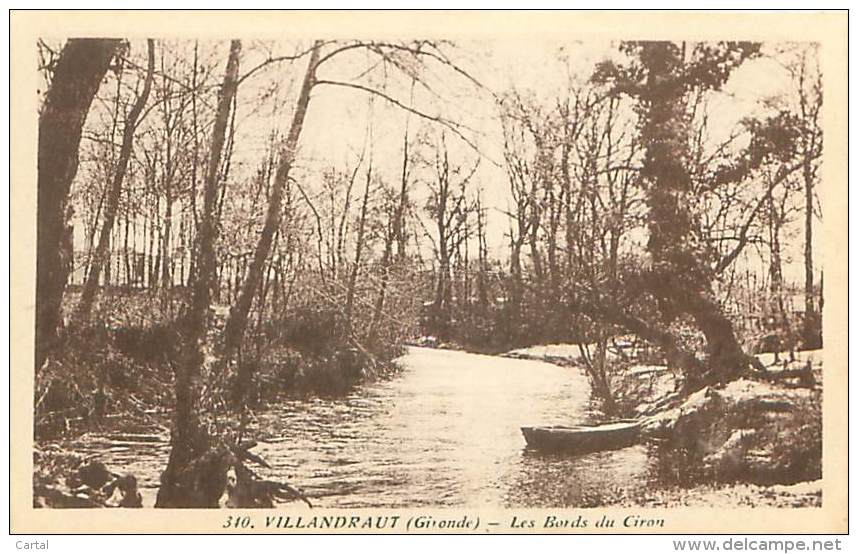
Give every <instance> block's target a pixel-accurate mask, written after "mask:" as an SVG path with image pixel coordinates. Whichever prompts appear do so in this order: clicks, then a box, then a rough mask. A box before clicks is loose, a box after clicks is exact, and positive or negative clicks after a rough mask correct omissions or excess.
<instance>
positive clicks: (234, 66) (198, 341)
mask: <svg viewBox="0 0 858 554" xmlns="http://www.w3.org/2000/svg"><path fill="white" fill-rule="evenodd" d="M240 53H241V41H238V40H233V41H232V43H231V44H230V50H229V59H228V61H227V64H226V74H225V76H224V81H223V85H222V86H221V89H220V94H219V95H218V105H217V114H216V116H215V123H214V128H213V130H212V146H211V155H210V158H209V163H208V171H207V173H206V180H205V183H204V185H203V186H204V189H203V212H202V214H201V215H200V227H199V232H198V234H197V245H196V248H195V249H194V253H195V256H196V261H195V264H194V267H195V270H194V274H193V276H192V299H191V305H190V307H189V309H188V312H187V314H186V317H185V322H184V323H185V326H184V331H185V337H184V339H185V340H184V345H185V346H184V348H183V352H182V358H181V360H180V363H179V365H178V367H177V368H176V382H175V383H176V384H175V387H176V407H175V413H174V421H173V430H172V436H171V441H170V442H171V445H172V449H171V450H170V459H169V460H168V462H167V468H166V469H165V470H164V473H163V474H162V475H161V487H160V488H159V489H158V499H157V501H156V503H155V506H156V507H159V508H209V507H217V505H218V500H219V499H220V497H221V495H222V494H223V490H224V486H225V484H226V483H225V480H226V467H225V466H224V464H225V463H226V462H225V458H224V457H223V456H210V455H208V454H209V452H208V449H209V447H210V443H211V440H210V437H209V436H208V433H207V432H206V430H205V428H204V427H203V425H202V421H201V420H202V418H201V414H200V403H201V400H202V388H203V383H202V375H203V371H202V370H203V364H204V362H205V352H206V350H207V346H206V336H207V331H208V320H209V311H210V307H211V302H212V291H213V289H214V287H215V286H216V284H217V259H216V254H215V244H216V243H217V240H218V233H219V225H218V222H217V220H216V204H217V198H218V186H219V180H218V170H219V169H220V161H221V155H222V152H223V147H224V141H225V137H226V126H227V121H228V119H229V112H230V106H231V104H232V99H233V97H234V96H235V92H236V89H237V88H238V79H239V77H238V67H239V54H240ZM221 470H222V471H221ZM201 475H202V476H203V477H204V478H200V476H201Z"/></svg>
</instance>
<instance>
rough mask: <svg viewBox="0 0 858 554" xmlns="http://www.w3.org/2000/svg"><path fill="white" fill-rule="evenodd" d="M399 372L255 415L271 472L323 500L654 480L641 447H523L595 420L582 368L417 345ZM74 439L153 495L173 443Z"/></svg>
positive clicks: (394, 502) (601, 497)
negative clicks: (550, 432) (553, 427)
mask: <svg viewBox="0 0 858 554" xmlns="http://www.w3.org/2000/svg"><path fill="white" fill-rule="evenodd" d="M399 363H400V364H401V366H402V372H401V373H400V374H399V375H397V376H396V377H395V378H393V379H390V380H387V381H383V382H377V383H372V384H367V385H362V386H359V387H357V388H356V389H355V390H353V391H352V392H351V393H350V394H348V395H346V396H344V397H339V398H313V399H294V400H286V401H283V402H281V403H278V404H277V405H274V406H269V407H268V408H266V410H265V411H264V412H262V413H260V414H258V415H257V421H256V423H255V425H254V426H255V427H256V428H257V436H258V438H259V446H258V447H257V448H256V449H254V452H256V453H258V454H260V455H261V456H262V457H263V458H265V459H266V461H267V462H268V463H269V464H271V466H272V468H273V469H271V470H265V469H262V470H260V473H262V474H264V475H265V476H266V477H270V478H274V479H285V480H288V481H289V482H290V483H292V484H293V485H295V486H298V487H299V488H301V489H302V490H303V491H304V492H305V494H306V495H307V496H308V497H310V498H311V500H312V501H313V503H314V505H317V506H320V507H339V508H344V507H415V506H472V507H487V506H495V507H558V506H593V505H599V504H601V503H603V502H604V501H605V500H606V499H610V498H613V497H616V496H618V495H626V494H628V493H630V492H633V491H635V490H643V489H644V488H646V486H647V482H648V480H649V475H650V474H651V473H652V468H651V462H650V457H649V456H648V454H647V451H646V449H645V447H643V446H633V447H630V448H625V449H622V450H617V451H608V452H598V453H594V454H588V455H583V456H560V455H553V456H551V455H543V454H539V453H536V452H533V451H530V450H527V449H526V448H525V442H524V438H523V437H522V435H521V432H520V427H521V426H523V425H533V424H575V423H581V422H586V421H589V420H591V418H592V417H593V414H592V413H591V412H590V411H589V406H590V398H589V385H588V383H587V379H586V376H585V375H584V374H583V372H581V371H580V370H576V369H571V368H563V367H559V366H556V365H552V364H548V363H543V362H537V361H529V360H518V359H508V358H500V357H496V356H483V355H478V354H469V353H464V352H457V351H450V350H439V349H427V348H417V347H411V348H409V349H408V352H407V354H406V355H405V356H403V357H402V358H401V359H400V360H399ZM66 447H68V448H70V449H72V450H74V451H77V452H79V453H82V454H92V455H94V456H97V457H98V458H99V459H101V460H102V461H104V462H105V463H106V464H107V465H108V467H110V468H112V469H115V470H117V471H122V472H131V473H134V474H135V475H136V476H137V477H138V479H139V480H140V483H141V490H142V492H143V494H144V504H146V505H152V504H154V499H155V494H156V491H157V486H158V481H159V472H160V471H161V470H162V469H163V468H164V467H165V465H166V459H167V454H168V452H169V447H168V444H167V437H166V436H164V438H163V441H161V442H151V443H131V442H126V443H117V442H116V441H115V440H114V439H108V438H107V437H99V436H98V435H92V434H90V435H87V436H86V437H84V438H82V439H79V440H77V441H74V442H73V443H71V444H67V445H66Z"/></svg>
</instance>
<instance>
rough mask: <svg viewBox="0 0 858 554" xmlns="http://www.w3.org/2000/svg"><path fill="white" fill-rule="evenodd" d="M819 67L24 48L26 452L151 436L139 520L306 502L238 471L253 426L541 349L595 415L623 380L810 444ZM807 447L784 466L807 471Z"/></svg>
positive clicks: (531, 51) (435, 44) (491, 48)
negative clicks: (783, 394)
mask: <svg viewBox="0 0 858 554" xmlns="http://www.w3.org/2000/svg"><path fill="white" fill-rule="evenodd" d="M818 54H819V53H818V45H816V44H811V43H752V42H698V43H695V42H676V43H674V42H634V41H622V42H621V41H617V42H605V43H599V44H589V43H587V44H585V43H580V42H575V41H571V40H570V42H569V43H568V44H545V45H542V46H532V45H531V46H530V47H529V46H528V45H527V44H525V43H524V42H516V41H511V42H510V43H509V44H496V43H494V42H492V41H482V42H481V41H469V42H463V43H454V42H450V41H442V40H438V41H434V40H423V39H417V40H408V41H383V40H380V41H369V40H325V39H319V40H315V41H311V42H307V41H288V40H284V41H258V40H231V41H199V40H193V39H187V40H174V39H171V40H161V39H148V40H137V39H128V40H126V39H88V38H79V39H69V40H65V41H51V40H43V41H39V43H38V45H37V59H38V67H39V73H40V83H41V86H40V90H39V91H38V94H39V102H40V112H39V127H38V128H39V132H38V138H39V144H38V184H37V187H38V213H37V245H36V248H37V252H36V254H37V275H36V342H35V398H34V410H35V411H34V418H35V419H34V423H35V432H36V437H35V438H36V441H37V443H38V442H40V441H42V442H45V441H52V440H57V439H60V438H64V437H65V438H67V437H74V436H80V435H81V434H84V433H86V432H88V431H90V430H92V429H105V428H126V429H127V428H129V426H132V425H143V426H144V427H145V426H146V425H150V424H152V422H153V421H154V422H156V423H158V424H162V425H163V426H164V427H165V428H168V429H169V457H168V459H167V461H166V465H165V467H163V468H159V471H161V472H162V473H161V474H160V486H159V488H158V491H157V500H156V504H155V505H156V506H158V507H217V506H219V505H221V498H222V497H223V496H224V492H225V490H228V492H229V493H230V498H231V500H230V502H231V504H230V505H232V506H243V507H258V506H267V505H271V503H272V502H274V501H278V500H283V499H294V498H299V499H303V500H304V501H306V502H307V503H311V499H308V498H307V497H306V496H305V495H304V493H302V492H300V491H299V490H297V489H296V487H294V486H293V485H291V484H289V483H287V482H285V481H280V480H273V479H272V478H266V477H265V471H266V468H270V465H269V464H270V463H271V460H266V459H264V458H263V457H262V456H260V455H259V454H257V453H254V452H253V449H254V448H255V447H256V446H257V438H258V437H257V436H256V434H257V432H258V430H259V426H260V425H259V420H258V419H257V413H258V412H259V410H261V409H262V408H263V407H264V406H267V405H271V404H276V403H277V402H280V401H281V400H282V399H283V398H287V397H301V398H308V397H322V398H325V397H336V396H338V395H344V394H347V393H348V392H349V391H351V390H353V389H354V387H356V386H360V385H361V384H365V383H373V382H379V381H384V380H387V379H393V378H395V377H396V375H398V373H399V372H400V371H401V368H400V367H399V366H400V364H399V363H398V360H399V359H400V357H402V356H403V355H405V354H406V352H407V351H408V348H412V347H415V346H417V347H428V348H440V349H452V350H464V351H468V352H477V353H482V354H489V355H503V354H505V353H509V352H510V351H517V349H518V350H524V351H526V350H527V349H528V348H531V347H535V346H539V345H570V347H572V350H573V351H574V352H575V357H574V359H575V362H574V364H571V363H570V365H575V366H576V367H578V368H580V369H581V370H582V371H583V372H584V374H585V375H586V378H587V381H588V383H589V385H590V389H591V391H592V397H593V401H594V403H596V404H597V406H598V409H599V410H600V411H601V413H603V414H605V415H606V416H608V417H615V416H616V417H629V416H630V415H631V416H633V415H634V407H635V405H634V402H633V401H632V400H630V396H629V394H627V391H625V390H624V383H626V381H627V378H628V376H629V375H631V374H632V373H633V372H632V371H631V369H633V367H634V366H635V364H636V363H637V364H640V363H647V364H651V365H656V366H665V367H667V368H669V369H670V371H671V372H672V375H674V376H675V377H676V383H677V386H676V391H675V395H674V396H672V397H671V400H670V401H671V402H673V404H671V405H670V406H668V405H667V404H664V405H659V406H658V407H659V409H662V408H669V407H672V406H675V405H677V404H676V403H677V402H682V401H684V400H685V399H688V398H690V397H693V396H694V395H695V394H696V393H699V392H700V391H702V390H704V389H710V388H715V389H717V390H724V389H723V387H729V386H730V383H735V382H739V381H740V380H747V379H750V380H755V381H759V382H765V383H767V386H772V387H787V386H789V387H793V386H795V387H799V388H801V387H810V388H811V389H813V391H812V397H811V399H810V401H809V404H808V406H809V407H805V408H802V411H801V414H799V416H796V417H797V418H798V423H796V425H800V427H797V429H799V431H800V432H799V431H796V433H795V435H794V436H793V435H789V436H788V438H787V439H785V440H788V441H792V442H791V443H790V445H789V446H790V448H793V447H794V449H798V446H799V445H801V444H802V443H803V441H805V439H806V438H807V437H808V436H813V435H814V434H815V435H816V436H815V438H814V440H815V441H816V442H817V443H818V442H819V440H820V439H819V436H818V434H819V427H818V425H819V422H818V421H816V419H814V418H815V417H816V416H814V415H813V414H816V413H817V412H818V410H819V404H820V396H821V393H820V392H819V390H817V389H814V388H813V387H815V386H816V381H818V380H819V377H820V375H819V368H814V367H812V364H811V362H810V361H808V362H807V365H804V360H805V357H801V356H798V358H797V355H796V353H797V352H802V351H803V352H807V351H817V350H821V348H822V316H821V314H822V309H823V300H822V298H823V295H822V291H823V273H822V270H821V264H820V262H819V254H818V250H819V248H820V246H819V239H818V238H817V237H818V235H819V228H820V225H821V221H822V214H821V208H820V205H819V199H818V195H817V193H818V189H819V187H820V175H821V163H822V151H823V149H822V146H823V133H822V123H821V114H822V109H823V107H822V98H823V93H822V90H823V89H822V74H821V71H820V68H819V59H818ZM765 353H768V354H774V361H773V362H772V361H761V360H763V357H762V356H761V355H762V354H765ZM796 379H797V381H796ZM742 382H744V381H742ZM719 387H721V388H719ZM817 388H818V387H817ZM653 413H655V412H653ZM649 415H652V414H649ZM785 425H792V423H787V424H785ZM690 432H691V431H688V433H690ZM724 432H725V431H724V429H721V430H719V433H721V434H723V433H724ZM729 434H730V433H729V432H728V433H727V435H729ZM761 435H762V433H761ZM725 438H726V437H725ZM722 442H723V441H722ZM676 448H682V449H684V450H683V452H686V453H687V451H688V450H689V448H690V446H688V445H687V444H684V443H683V444H682V445H679V446H676ZM785 448H786V447H785ZM819 448H820V449H821V446H819ZM810 451H811V452H814V448H810ZM789 452H790V453H792V450H790V451H789ZM782 455H783V456H788V455H791V454H782ZM41 456H42V457H39V456H37V458H38V459H37V476H38V475H41V478H44V479H45V480H48V481H49V480H50V479H53V478H56V476H57V475H58V474H59V473H62V472H65V471H68V468H66V467H63V465H62V463H60V462H57V461H56V460H53V459H52V458H50V456H48V454H45V453H43V454H41ZM778 456H781V454H778ZM813 456H814V454H813V453H811V454H810V457H811V459H805V460H803V461H802V462H801V464H804V465H802V466H801V469H796V468H797V466H796V465H795V463H793V461H794V460H788V462H785V463H787V465H788V466H789V467H788V468H787V469H783V468H781V469H782V470H783V471H782V473H783V472H786V473H785V474H789V475H798V474H800V479H799V478H797V479H793V482H794V481H797V480H812V479H814V478H817V479H818V477H816V476H815V475H816V473H817V472H818V471H821V470H819V463H820V462H819V459H818V457H819V456H821V453H820V454H819V456H817V457H816V458H813ZM775 457H777V456H775ZM779 459H780V458H779ZM40 466H41V467H42V468H43V469H39V467H40ZM48 466H50V467H48ZM45 467H48V469H44V468H45ZM119 469H121V468H119ZM746 469H747V468H746ZM40 472H41V473H40ZM796 472H798V473H796ZM46 475H47V477H45V476H46ZM779 475H780V474H779ZM41 478H40V479H41ZM694 478H695V479H699V478H700V475H698V474H696V473H695V474H694ZM34 480H35V481H34V482H36V487H37V489H38V490H42V489H39V487H40V486H42V488H43V489H45V490H47V489H49V488H50V487H47V486H46V485H44V486H43V485H40V484H39V483H40V482H41V481H39V479H36V477H34ZM107 480H109V478H105V481H104V482H106V481H107ZM762 481H765V482H767V483H773V482H783V479H781V480H780V481H778V480H777V479H776V478H768V477H767V478H766V479H762ZM104 482H100V485H104ZM112 483H113V484H114V485H115V487H119V488H122V487H130V485H129V484H128V483H127V482H125V481H123V480H122V479H115V480H113V481H112ZM95 488H101V487H100V486H97V487H95ZM123 492H125V493H126V498H129V495H128V491H126V490H125V489H123ZM42 496H44V497H45V498H48V504H50V503H54V504H55V505H62V504H63V502H69V501H70V500H69V498H72V496H67V497H63V496H62V493H60V492H58V491H56V490H47V492H43V494H42ZM132 496H133V495H132ZM63 498H65V500H63ZM74 498H78V497H74ZM51 499H54V500H51ZM87 502H95V501H94V500H91V499H88V500H87ZM127 502H130V504H127V505H129V506H130V505H133V501H127ZM87 505H88V504H87Z"/></svg>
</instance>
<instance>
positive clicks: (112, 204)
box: [73, 39, 155, 326]
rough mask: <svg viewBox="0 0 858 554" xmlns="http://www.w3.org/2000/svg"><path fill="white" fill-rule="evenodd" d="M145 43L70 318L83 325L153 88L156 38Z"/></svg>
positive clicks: (92, 298) (93, 294)
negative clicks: (145, 61)
mask: <svg viewBox="0 0 858 554" xmlns="http://www.w3.org/2000/svg"><path fill="white" fill-rule="evenodd" d="M147 46H148V49H149V65H148V67H147V68H146V81H145V82H144V84H143V92H142V93H141V94H140V96H139V97H138V98H137V101H136V102H134V106H133V107H132V108H131V111H130V112H129V113H128V117H127V118H126V119H125V130H124V131H123V133H122V146H121V148H120V149H119V160H118V161H117V162H116V169H115V171H114V173H113V182H112V183H111V185H110V191H109V192H108V193H107V205H106V207H105V209H104V222H103V223H102V224H101V233H100V235H99V238H98V246H96V249H95V256H93V257H92V266H91V267H90V270H89V274H88V275H87V276H86V284H84V287H83V293H82V294H81V298H80V303H79V304H78V307H77V310H76V311H75V315H74V318H73V321H74V324H75V325H77V326H83V325H86V324H87V323H88V322H89V315H90V313H91V312H92V305H93V302H94V301H95V294H96V292H97V290H98V279H99V277H100V276H101V271H102V269H104V265H105V264H106V263H107V262H108V257H109V255H110V252H109V245H110V234H111V232H112V231H113V223H114V221H115V220H116V212H117V211H118V209H119V199H120V197H121V195H122V182H123V181H124V180H125V172H126V171H127V169H128V161H129V160H130V158H131V150H132V146H133V143H134V131H135V130H136V128H137V119H138V118H139V117H140V113H141V112H142V111H143V108H144V107H145V106H146V101H147V100H148V99H149V91H150V90H151V89H152V76H153V74H154V72H155V41H154V40H152V39H149V40H148V41H147Z"/></svg>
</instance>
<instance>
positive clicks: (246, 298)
mask: <svg viewBox="0 0 858 554" xmlns="http://www.w3.org/2000/svg"><path fill="white" fill-rule="evenodd" d="M321 45H322V43H321V41H316V43H315V44H314V47H313V50H312V52H311V53H310V61H309V63H308V64H307V71H306V72H305V74H304V81H303V83H302V85H301V92H300V94H299V95H298V102H297V104H296V106H295V114H294V116H293V117H292V125H291V126H290V128H289V135H288V136H287V138H286V141H285V143H284V144H283V148H282V150H281V152H280V161H279V163H278V166H277V173H276V175H275V177H274V183H273V186H272V190H271V198H270V199H269V200H268V211H267V213H266V216H265V224H264V226H263V228H262V233H261V235H260V236H259V242H258V243H257V245H256V250H255V251H254V253H253V261H252V262H251V264H250V269H249V270H248V272H247V277H246V278H245V281H244V285H243V287H242V289H241V292H240V293H239V296H238V301H237V302H236V303H235V304H234V305H233V307H232V309H231V310H230V313H229V319H228V320H227V323H226V328H225V329H224V344H223V357H224V359H225V360H228V359H229V358H231V357H232V356H233V354H234V353H235V352H236V351H237V350H238V348H239V347H240V346H241V341H242V339H243V338H244V331H245V329H246V328H247V317H248V314H249V312H250V306H251V304H252V301H253V297H254V295H255V294H256V291H257V290H258V289H259V283H260V282H261V280H262V268H263V267H264V265H265V260H266V258H267V257H268V254H269V251H270V250H271V242H272V240H273V238H274V232H275V231H276V230H277V228H278V227H279V226H280V219H281V217H282V213H281V211H282V210H281V204H282V200H283V189H284V188H285V186H286V181H287V180H288V179H289V172H290V171H291V170H292V164H293V163H294V162H295V155H296V153H297V148H298V139H299V138H300V136H301V129H302V127H303V126H304V117H305V116H306V115H307V107H308V105H309V103H310V91H311V90H312V88H313V86H314V85H315V80H316V64H317V63H318V61H319V50H320V49H321ZM242 367H244V368H245V369H244V370H243V371H250V368H249V366H248V365H247V364H244V365H243V366H242ZM238 379H239V382H246V381H249V376H247V375H239V377H238Z"/></svg>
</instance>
